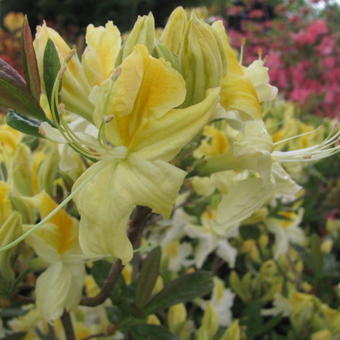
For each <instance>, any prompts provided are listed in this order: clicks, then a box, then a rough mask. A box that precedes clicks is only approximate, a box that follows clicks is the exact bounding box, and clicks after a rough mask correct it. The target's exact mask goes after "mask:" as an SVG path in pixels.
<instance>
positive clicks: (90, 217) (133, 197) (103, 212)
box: [74, 155, 185, 263]
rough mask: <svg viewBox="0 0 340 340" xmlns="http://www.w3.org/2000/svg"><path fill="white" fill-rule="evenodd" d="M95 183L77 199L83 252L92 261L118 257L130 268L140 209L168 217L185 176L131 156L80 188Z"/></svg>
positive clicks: (102, 165)
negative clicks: (133, 217)
mask: <svg viewBox="0 0 340 340" xmlns="http://www.w3.org/2000/svg"><path fill="white" fill-rule="evenodd" d="M94 174H96V175H95V177H94V178H93V179H92V180H90V182H88V183H87V184H86V185H85V186H84V188H83V190H82V191H80V193H79V194H77V195H76V196H75V202H76V204H77V207H78V210H79V212H80V215H81V221H80V246H81V248H82V250H83V251H84V253H85V255H86V256H88V257H100V256H114V257H117V258H120V259H122V261H123V262H124V263H127V262H128V261H130V259H131V258H132V246H131V243H130V241H129V239H128V236H127V228H128V220H129V217H130V214H131V212H132V210H133V209H134V207H135V206H136V205H143V206H147V207H150V208H152V209H153V210H154V211H155V212H157V213H160V214H162V215H164V216H169V214H170V212H171V209H172V206H173V203H174V201H175V199H176V196H177V193H178V190H179V188H180V186H181V184H182V182H183V179H184V177H185V172H184V171H182V170H180V169H178V168H176V167H174V166H172V165H170V164H168V163H165V162H163V161H154V162H149V161H145V160H143V159H141V158H139V157H136V156H133V155H131V156H130V157H129V159H127V160H125V161H120V162H115V161H100V162H97V163H96V164H94V165H93V166H91V167H90V168H89V169H88V170H87V171H86V172H85V173H84V174H83V175H82V176H81V177H80V178H79V179H78V181H77V182H76V183H75V186H74V188H76V187H78V186H79V185H82V183H84V181H86V180H87V178H88V177H89V176H93V175H94Z"/></svg>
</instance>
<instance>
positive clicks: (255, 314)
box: [242, 301, 262, 339]
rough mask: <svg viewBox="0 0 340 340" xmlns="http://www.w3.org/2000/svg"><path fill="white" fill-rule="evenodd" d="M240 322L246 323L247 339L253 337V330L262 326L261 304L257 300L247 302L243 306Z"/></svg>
mask: <svg viewBox="0 0 340 340" xmlns="http://www.w3.org/2000/svg"><path fill="white" fill-rule="evenodd" d="M242 324H244V325H246V329H247V335H248V338H249V339H254V336H255V332H256V331H257V329H259V328H260V327H261V326H262V317H261V304H260V303H259V302H257V301H252V302H250V303H248V304H247V305H246V306H245V308H244V313H243V320H242Z"/></svg>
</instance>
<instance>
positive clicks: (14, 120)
mask: <svg viewBox="0 0 340 340" xmlns="http://www.w3.org/2000/svg"><path fill="white" fill-rule="evenodd" d="M6 122H7V124H8V125H9V126H11V127H12V128H14V129H16V130H19V131H21V132H23V133H26V134H28V135H32V136H35V137H42V135H41V134H40V133H39V125H40V124H41V121H40V120H37V119H34V118H29V117H26V116H23V115H21V114H19V113H17V112H15V111H13V110H8V113H7V117H6Z"/></svg>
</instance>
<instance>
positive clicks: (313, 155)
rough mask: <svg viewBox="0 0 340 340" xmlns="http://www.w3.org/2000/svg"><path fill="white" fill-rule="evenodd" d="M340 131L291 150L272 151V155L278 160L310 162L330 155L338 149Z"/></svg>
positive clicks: (339, 148)
mask: <svg viewBox="0 0 340 340" xmlns="http://www.w3.org/2000/svg"><path fill="white" fill-rule="evenodd" d="M339 137H340V131H338V132H337V133H336V134H334V135H333V136H330V137H327V138H326V139H325V140H324V141H323V142H322V143H320V144H317V145H314V146H310V147H308V148H304V149H298V150H293V151H286V152H283V151H274V152H273V153H272V156H273V158H274V159H276V160H277V161H279V162H310V161H317V160H320V159H323V158H326V157H329V156H332V155H334V154H336V153H337V152H339V151H340V145H339V144H338V143H339Z"/></svg>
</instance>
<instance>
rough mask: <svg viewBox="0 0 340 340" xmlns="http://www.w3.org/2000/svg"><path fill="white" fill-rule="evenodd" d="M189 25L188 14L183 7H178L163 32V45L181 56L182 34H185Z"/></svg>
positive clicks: (161, 39)
mask: <svg viewBox="0 0 340 340" xmlns="http://www.w3.org/2000/svg"><path fill="white" fill-rule="evenodd" d="M187 24H188V18H187V13H186V12H185V10H184V9H183V7H177V8H176V9H175V10H174V11H173V12H172V13H171V15H170V17H169V19H168V22H167V24H166V26H165V27H164V30H163V32H162V35H161V38H160V41H161V43H162V44H163V45H164V46H165V47H166V48H167V49H168V50H169V51H171V52H172V53H174V54H175V55H179V54H180V51H181V47H182V41H183V39H182V36H181V33H182V32H185V29H186V26H187Z"/></svg>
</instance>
